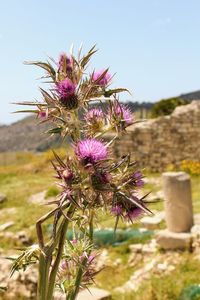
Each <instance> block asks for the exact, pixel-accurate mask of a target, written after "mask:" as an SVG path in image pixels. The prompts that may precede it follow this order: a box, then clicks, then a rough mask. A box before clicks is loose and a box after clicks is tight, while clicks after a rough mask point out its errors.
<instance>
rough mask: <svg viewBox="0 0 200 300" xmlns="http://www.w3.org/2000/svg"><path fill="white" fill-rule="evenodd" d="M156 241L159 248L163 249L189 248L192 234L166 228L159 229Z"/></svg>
mask: <svg viewBox="0 0 200 300" xmlns="http://www.w3.org/2000/svg"><path fill="white" fill-rule="evenodd" d="M156 242H157V243H158V245H159V246H160V248H162V249H165V250H175V249H181V250H184V249H190V247H191V243H192V236H191V234H190V233H186V232H181V233H176V232H171V231H168V230H160V231H158V232H157V233H156Z"/></svg>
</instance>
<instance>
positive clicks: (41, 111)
mask: <svg viewBox="0 0 200 300" xmlns="http://www.w3.org/2000/svg"><path fill="white" fill-rule="evenodd" d="M38 117H39V118H41V119H45V118H46V117H47V113H46V111H44V110H39V111H38Z"/></svg>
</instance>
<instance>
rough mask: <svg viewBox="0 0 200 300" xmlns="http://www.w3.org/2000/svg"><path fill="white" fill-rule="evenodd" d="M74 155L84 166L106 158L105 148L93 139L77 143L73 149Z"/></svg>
mask: <svg viewBox="0 0 200 300" xmlns="http://www.w3.org/2000/svg"><path fill="white" fill-rule="evenodd" d="M75 154H76V156H77V158H78V160H80V161H81V162H82V163H83V164H84V165H88V164H92V165H93V164H95V163H97V162H99V161H102V160H105V159H107V157H108V151H107V148H106V146H105V145H104V144H103V143H102V142H101V141H98V140H96V139H93V138H89V139H85V140H82V141H79V142H78V143H77V145H76V147H75Z"/></svg>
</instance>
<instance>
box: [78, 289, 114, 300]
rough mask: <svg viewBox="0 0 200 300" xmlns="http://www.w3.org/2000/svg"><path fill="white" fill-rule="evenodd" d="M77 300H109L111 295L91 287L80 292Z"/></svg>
mask: <svg viewBox="0 0 200 300" xmlns="http://www.w3.org/2000/svg"><path fill="white" fill-rule="evenodd" d="M77 300H111V294H110V292H108V291H105V290H102V289H98V288H94V287H92V288H89V291H88V290H83V291H81V292H80V293H79V294H78V297H77Z"/></svg>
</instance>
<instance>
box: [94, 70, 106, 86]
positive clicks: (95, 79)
mask: <svg viewBox="0 0 200 300" xmlns="http://www.w3.org/2000/svg"><path fill="white" fill-rule="evenodd" d="M104 72H105V70H100V71H96V72H94V73H93V74H92V80H93V81H97V80H98V79H99V78H100V77H101V76H102V75H103V73H104ZM110 80H111V75H110V74H109V73H108V72H107V73H106V74H105V75H104V76H103V78H102V79H100V80H99V81H98V85H100V86H102V87H104V86H106V85H108V83H109V81H110Z"/></svg>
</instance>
